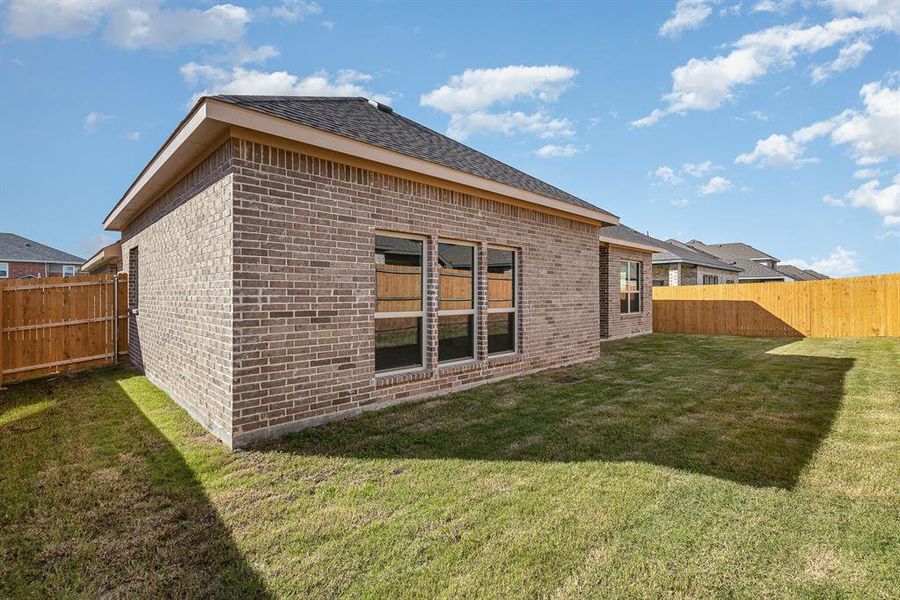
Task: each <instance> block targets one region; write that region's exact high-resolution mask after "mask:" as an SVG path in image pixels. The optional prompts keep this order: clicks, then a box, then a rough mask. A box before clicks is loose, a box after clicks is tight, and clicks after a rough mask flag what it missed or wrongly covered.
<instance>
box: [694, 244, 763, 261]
mask: <svg viewBox="0 0 900 600" xmlns="http://www.w3.org/2000/svg"><path fill="white" fill-rule="evenodd" d="M687 245H688V246H690V247H691V248H695V249H697V250H702V251H704V252H706V253H708V254H712V255H713V256H716V257H718V258H721V259H722V260H727V261H733V260H740V259H747V260H774V261H775V262H778V259H777V258H775V257H774V256H772V255H771V254H766V253H765V252H763V251H762V250H759V249H757V248H754V247H753V246H751V245H750V244H745V243H743V242H730V243H727V244H704V243H703V242H701V241H700V240H691V241H689V242H688V243H687Z"/></svg>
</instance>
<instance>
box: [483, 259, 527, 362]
mask: <svg viewBox="0 0 900 600" xmlns="http://www.w3.org/2000/svg"><path fill="white" fill-rule="evenodd" d="M492 249H493V250H504V251H507V252H512V253H513V282H512V283H513V305H512V307H510V308H491V296H490V287H489V286H490V275H489V274H488V270H487V269H488V268H489V267H490V264H489V263H490V251H491V250H492ZM487 252H488V254H487V255H486V256H485V262H484V264H485V277H486V278H487V281H488V289H487V298H485V301H486V304H485V308H486V312H487V314H488V315H492V314H497V313H507V314H508V313H513V349H512V350H507V351H505V352H495V353H493V354H492V353H491V352H490V351H488V354H487V355H488V357H490V358H495V357H498V356H511V355H514V354H518V353H519V346H520V344H521V341H520V340H519V318H520V317H519V277H521V274H520V273H519V249H518V248H512V247H510V246H498V245H494V244H489V245H488V246H487ZM489 335H490V327H488V328H487V329H486V330H485V332H484V336H485V340H484V341H485V346H487V345H488V336H489Z"/></svg>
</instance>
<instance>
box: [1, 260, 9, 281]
mask: <svg viewBox="0 0 900 600" xmlns="http://www.w3.org/2000/svg"><path fill="white" fill-rule="evenodd" d="M7 277H9V263H5V262H4V263H0V279H6V278H7Z"/></svg>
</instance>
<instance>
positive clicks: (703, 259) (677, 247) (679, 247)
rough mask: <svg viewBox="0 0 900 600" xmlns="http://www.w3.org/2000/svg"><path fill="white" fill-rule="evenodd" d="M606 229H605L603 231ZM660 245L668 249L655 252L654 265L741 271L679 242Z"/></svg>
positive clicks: (670, 241) (674, 241) (666, 242)
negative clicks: (695, 266)
mask: <svg viewBox="0 0 900 600" xmlns="http://www.w3.org/2000/svg"><path fill="white" fill-rule="evenodd" d="M605 229H606V228H605V227H604V228H603V229H602V230H601V231H604V230H605ZM660 243H661V244H662V246H663V248H665V249H666V252H654V253H653V263H654V264H670V263H688V264H691V265H701V266H703V267H710V268H713V269H722V270H725V271H741V268H740V267H737V266H735V265H733V264H729V263H726V262H723V261H721V260H719V259H718V258H716V257H715V256H712V255H711V254H707V253H706V252H702V251H700V250H696V249H694V248H691V247H690V246H687V245H686V244H683V243H681V242H679V241H678V240H672V239H670V240H668V241H665V242H662V241H661V242H660Z"/></svg>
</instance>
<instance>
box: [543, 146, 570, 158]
mask: <svg viewBox="0 0 900 600" xmlns="http://www.w3.org/2000/svg"><path fill="white" fill-rule="evenodd" d="M579 152H580V150H579V149H578V148H576V147H575V146H573V145H572V144H566V145H565V146H557V145H556V144H547V145H546V146H541V147H540V148H539V149H538V150H535V152H534V153H535V154H536V155H538V156H540V157H541V158H569V157H570V156H575V155H576V154H578V153H579Z"/></svg>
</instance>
